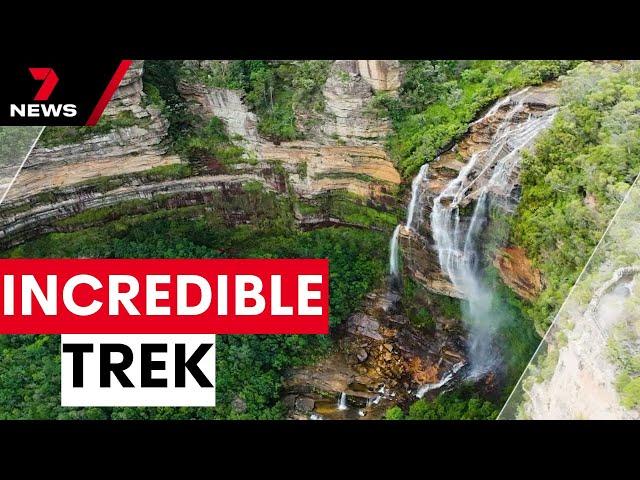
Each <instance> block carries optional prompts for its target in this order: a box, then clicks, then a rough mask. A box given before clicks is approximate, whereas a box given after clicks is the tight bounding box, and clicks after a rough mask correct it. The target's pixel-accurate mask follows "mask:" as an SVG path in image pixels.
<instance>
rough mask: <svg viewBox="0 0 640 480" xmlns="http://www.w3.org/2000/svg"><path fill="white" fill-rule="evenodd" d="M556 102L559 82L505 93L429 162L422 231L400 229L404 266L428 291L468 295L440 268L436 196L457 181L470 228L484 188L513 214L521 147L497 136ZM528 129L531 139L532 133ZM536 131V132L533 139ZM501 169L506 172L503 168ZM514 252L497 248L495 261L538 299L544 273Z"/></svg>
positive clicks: (462, 215)
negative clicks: (434, 212)
mask: <svg viewBox="0 0 640 480" xmlns="http://www.w3.org/2000/svg"><path fill="white" fill-rule="evenodd" d="M557 103H558V102H557V94H556V86H555V85H545V86H541V87H533V88H529V89H526V90H525V91H522V92H520V93H518V94H514V95H512V96H509V97H506V98H505V99H503V100H500V101H499V102H497V103H496V104H495V105H494V106H493V107H492V108H491V109H490V110H489V111H488V112H487V113H486V114H485V115H484V116H483V117H481V118H480V119H479V120H477V121H475V122H474V123H472V124H471V125H470V127H469V130H468V132H467V133H466V134H465V135H464V137H463V138H462V139H461V140H460V141H459V142H458V143H457V144H456V145H454V146H453V147H452V148H451V149H449V150H448V151H446V152H444V153H442V154H441V155H440V156H439V157H438V158H437V159H436V160H435V161H433V162H431V163H430V165H429V170H428V177H427V180H426V181H425V182H423V183H422V184H421V186H420V189H421V192H420V198H421V202H420V203H421V205H422V221H421V222H420V224H419V227H418V229H417V231H411V230H409V229H408V228H403V229H401V231H400V243H401V246H402V251H403V258H404V265H405V268H406V269H407V271H408V273H409V274H410V275H411V276H412V277H413V278H414V279H415V280H417V281H418V282H419V283H421V284H422V285H424V286H425V287H426V288H427V289H428V290H430V291H432V292H434V293H439V294H443V295H447V296H450V297H457V298H461V297H462V296H463V295H462V293H461V292H459V291H458V290H457V289H456V288H455V287H454V285H453V284H452V283H451V281H450V280H449V279H448V278H447V277H446V275H444V274H443V272H442V271H441V269H440V264H439V260H438V253H437V249H436V246H435V240H434V232H433V231H432V224H431V215H432V209H433V205H434V201H435V200H436V198H437V197H438V196H439V195H440V194H441V193H442V192H443V191H444V190H445V189H446V188H447V187H448V186H449V185H451V184H452V183H453V182H458V187H459V193H458V194H457V196H456V201H458V205H459V222H460V225H461V226H462V227H464V228H465V229H466V228H467V227H468V225H469V224H470V222H471V217H472V214H473V212H474V207H475V204H476V203H477V201H478V198H479V196H480V195H481V194H482V193H484V194H485V195H487V196H489V197H490V199H491V205H492V206H493V207H495V208H497V209H498V210H500V211H501V212H503V214H506V215H508V214H510V213H512V212H513V210H514V208H515V207H516V205H517V201H518V198H519V195H520V185H519V180H518V178H519V172H520V168H519V161H518V158H519V148H516V147H515V144H514V142H511V141H510V140H507V141H501V142H496V138H501V135H502V133H503V132H507V131H508V128H512V127H513V126H517V125H519V124H521V123H522V122H525V121H527V120H529V119H530V118H532V116H535V115H540V114H543V113H544V112H548V111H549V110H550V109H552V108H553V107H555V106H556V105H557ZM524 133H525V138H527V137H526V135H529V132H527V131H525V132H524ZM535 133H536V132H535V131H533V130H532V131H531V133H530V135H531V138H534V136H535ZM503 140H504V138H503ZM496 159H497V161H496ZM503 159H507V161H506V162H505V161H503ZM507 162H508V163H507ZM504 164H508V168H504ZM502 168H503V169H504V171H500V172H499V170H500V169H502ZM461 172H463V173H462V175H461ZM496 172H498V175H496ZM496 179H497V180H498V181H496ZM458 187H457V188H458ZM443 201H445V202H448V201H449V200H448V199H445V200H443ZM488 222H489V224H488V226H487V227H486V230H490V229H491V219H490V218H489V220H488ZM463 231H464V230H463ZM511 253H512V255H511V256H508V255H506V254H505V251H501V252H500V251H499V252H496V255H497V257H498V258H497V259H495V261H494V263H495V266H496V267H497V268H498V270H499V272H500V275H501V277H502V279H503V280H504V282H505V283H506V284H507V285H508V286H510V287H511V288H513V289H514V291H515V292H516V293H517V294H519V295H520V296H522V297H523V298H529V299H530V298H533V297H534V296H535V295H537V293H539V291H540V289H541V286H542V285H541V282H542V280H541V278H540V274H539V272H537V271H536V270H535V269H533V267H532V266H531V263H530V262H529V261H528V260H527V259H526V257H525V256H524V254H523V252H521V251H513V252H511ZM459 255H461V253H459Z"/></svg>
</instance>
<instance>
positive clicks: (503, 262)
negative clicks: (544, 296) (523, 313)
mask: <svg viewBox="0 0 640 480" xmlns="http://www.w3.org/2000/svg"><path fill="white" fill-rule="evenodd" d="M493 264H494V266H495V267H496V268H497V269H498V272H499V274H500V278H501V279H502V281H503V282H504V284H505V285H506V286H507V287H509V288H510V289H511V290H513V291H514V292H515V293H516V295H518V296H519V297H521V298H524V299H525V300H529V301H532V300H534V299H535V298H536V297H537V296H538V295H539V294H540V292H541V291H542V288H543V283H542V274H541V273H540V270H538V269H537V268H535V267H534V266H533V265H532V264H531V261H530V260H529V259H528V258H527V256H526V252H525V251H524V249H522V248H519V247H505V248H502V249H500V250H498V251H497V252H496V256H495V259H494V263H493Z"/></svg>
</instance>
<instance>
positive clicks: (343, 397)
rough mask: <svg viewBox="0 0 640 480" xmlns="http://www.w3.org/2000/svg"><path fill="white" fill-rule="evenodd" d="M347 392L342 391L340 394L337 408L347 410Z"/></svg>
mask: <svg viewBox="0 0 640 480" xmlns="http://www.w3.org/2000/svg"><path fill="white" fill-rule="evenodd" d="M348 408H349V407H348V406H347V394H346V393H344V392H342V393H341V394H340V401H339V402H338V410H347V409H348Z"/></svg>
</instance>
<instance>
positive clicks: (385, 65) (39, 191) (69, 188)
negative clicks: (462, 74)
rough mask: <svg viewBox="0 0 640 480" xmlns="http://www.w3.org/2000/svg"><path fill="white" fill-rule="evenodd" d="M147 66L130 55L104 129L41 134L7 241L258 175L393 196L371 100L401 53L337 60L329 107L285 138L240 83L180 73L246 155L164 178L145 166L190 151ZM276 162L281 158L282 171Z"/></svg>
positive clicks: (275, 186)
mask: <svg viewBox="0 0 640 480" xmlns="http://www.w3.org/2000/svg"><path fill="white" fill-rule="evenodd" d="M191 63H194V62H191ZM206 64H207V62H195V65H201V66H202V65H206ZM143 68H144V64H143V62H141V61H136V62H134V63H133V65H132V67H131V68H130V69H129V71H128V72H127V74H126V75H125V77H124V79H123V81H122V83H121V85H120V87H119V88H118V90H117V91H116V93H115V94H114V97H113V99H112V100H111V102H110V103H109V105H108V107H107V109H106V110H105V113H104V116H103V119H102V120H101V124H102V127H100V128H97V129H96V130H95V132H98V133H93V131H91V130H88V131H83V130H82V129H79V130H71V131H70V134H69V132H67V131H63V132H61V133H60V131H58V132H56V133H60V136H61V138H58V137H56V136H55V135H54V136H53V139H52V140H50V141H48V142H46V143H45V145H46V146H44V145H43V142H40V145H38V146H37V147H36V148H35V149H34V151H33V153H32V155H31V156H30V158H29V160H28V162H27V164H26V165H25V167H24V169H23V170H22V172H21V174H20V176H19V177H18V180H17V181H16V182H15V184H14V186H13V188H12V189H11V191H10V192H9V194H8V196H7V198H6V200H5V203H4V205H3V212H2V213H1V214H0V238H4V239H5V240H4V242H3V244H4V245H5V246H8V245H14V244H16V243H19V242H21V241H23V240H25V239H27V238H29V237H30V236H32V235H36V234H39V233H44V232H47V231H52V227H51V226H50V224H51V223H52V222H55V221H57V220H60V219H62V218H64V217H66V216H69V215H73V214H75V213H78V212H81V211H83V210H85V209H87V208H94V207H100V206H105V205H113V204H115V203H118V202H120V201H123V200H129V199H135V198H138V199H145V198H151V197H153V196H154V195H157V194H167V193H171V194H174V195H189V194H191V193H193V192H196V193H197V192H202V191H209V190H216V189H218V188H220V185H224V184H225V183H230V184H242V183H246V182H249V181H251V182H256V181H257V182H260V183H261V184H262V185H263V186H264V187H265V188H267V189H268V190H275V191H280V192H284V191H285V189H287V188H288V189H289V191H290V192H292V193H294V194H295V195H296V196H298V197H299V198H304V199H313V198H314V197H316V196H318V195H322V194H326V193H330V192H334V191H346V192H349V193H352V194H355V195H356V196H357V197H359V198H361V199H362V201H363V202H365V201H367V200H369V201H374V202H375V204H376V205H383V204H384V205H395V204H396V200H395V197H394V194H395V192H396V190H397V187H398V185H399V184H400V181H401V179H400V175H399V174H398V172H397V170H396V169H395V167H394V165H393V163H392V162H391V160H390V159H389V157H388V155H387V153H386V151H385V149H384V147H383V140H384V136H385V135H386V133H387V132H388V130H389V128H390V126H389V124H388V122H387V121H386V120H380V119H378V118H376V117H375V115H373V114H372V113H371V112H370V109H369V107H370V103H371V101H372V99H373V95H374V92H375V91H376V90H385V91H391V92H393V91H394V89H396V88H397V87H398V86H399V81H400V78H401V70H400V66H399V63H398V62H397V61H356V60H353V61H336V62H334V64H333V65H332V67H331V73H330V75H329V78H328V80H327V82H326V84H325V85H324V87H323V88H322V95H323V98H324V101H325V110H324V112H322V113H320V114H319V121H316V122H312V126H311V127H308V128H307V127H305V128H306V130H304V134H305V138H306V139H305V140H304V141H295V142H283V143H280V144H275V143H273V142H270V141H268V140H267V139H265V138H263V137H261V136H260V134H259V133H258V128H257V124H258V117H257V116H256V114H255V113H253V112H252V111H250V109H249V108H248V106H247V105H246V103H245V102H244V99H243V95H242V92H240V91H237V90H229V89H220V88H213V87H209V86H206V85H204V84H200V83H197V82H196V83H194V82H187V81H181V82H180V83H179V85H178V89H179V92H180V93H181V95H182V96H183V98H184V99H185V101H186V102H187V104H188V108H189V109H190V111H191V112H192V113H193V114H195V115H197V116H199V117H201V118H203V119H205V120H206V119H211V118H212V117H214V116H215V117H218V118H220V119H221V120H222V122H223V123H224V126H225V128H226V130H227V133H228V134H229V136H230V138H231V139H232V141H233V142H234V143H236V144H237V145H239V146H241V147H243V149H244V150H245V152H246V153H245V156H246V157H247V162H246V163H243V164H238V165H235V166H233V167H232V168H230V169H228V170H229V171H228V172H225V174H224V175H217V174H215V172H209V173H207V172H206V171H205V172H194V175H195V176H194V177H193V178H187V179H170V178H169V179H162V178H161V179H159V180H158V179H156V178H151V176H149V175H146V173H145V172H148V171H149V170H150V169H151V168H153V167H160V166H168V165H172V164H178V163H180V162H183V163H184V162H185V160H184V159H180V158H179V157H178V156H177V155H174V154H171V153H169V152H168V143H169V139H168V126H169V124H168V121H167V119H166V118H164V117H163V115H162V114H161V112H160V110H159V109H158V108H156V107H155V106H153V105H150V104H148V100H147V98H146V95H145V94H144V92H143V82H142V73H143ZM299 113H300V115H305V112H299ZM274 165H278V166H279V167H278V169H277V171H276V170H274ZM234 172H235V173H234ZM112 177H118V178H121V179H123V180H122V181H118V182H116V183H117V188H108V189H105V188H104V185H105V184H112V183H113V182H110V181H108V179H110V178H112ZM103 180H104V182H103ZM105 190H108V191H105ZM385 208H386V207H385ZM298 217H299V220H300V221H301V222H302V223H305V222H307V220H309V221H311V220H313V221H319V222H327V221H329V222H332V221H339V219H333V218H315V217H314V218H313V219H310V218H305V216H304V215H301V214H300V213H299V212H298Z"/></svg>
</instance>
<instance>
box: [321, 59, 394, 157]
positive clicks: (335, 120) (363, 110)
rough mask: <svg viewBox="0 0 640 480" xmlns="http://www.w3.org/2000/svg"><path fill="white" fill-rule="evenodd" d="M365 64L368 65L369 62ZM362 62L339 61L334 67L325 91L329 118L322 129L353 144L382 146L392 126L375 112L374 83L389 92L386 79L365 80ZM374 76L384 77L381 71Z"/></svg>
mask: <svg viewBox="0 0 640 480" xmlns="http://www.w3.org/2000/svg"><path fill="white" fill-rule="evenodd" d="M362 62H364V63H365V65H369V62H368V61H362ZM360 63H361V61H357V60H338V61H336V62H335V63H334V64H333V66H332V67H331V74H330V75H329V78H328V80H327V83H326V84H325V85H324V87H323V89H322V94H323V95H324V98H325V103H326V111H327V116H326V119H325V121H324V123H323V125H322V126H321V127H320V130H321V131H322V133H323V134H324V135H326V136H327V137H330V138H331V137H336V136H337V137H339V138H341V139H343V141H347V142H349V143H350V144H353V145H365V144H372V143H373V144H377V145H380V144H382V142H383V140H384V138H385V136H386V135H387V133H389V131H390V129H391V124H390V122H389V121H388V120H385V119H380V118H378V117H377V116H376V114H375V113H374V112H372V109H371V101H372V99H373V93H374V88H375V87H373V86H372V84H376V85H378V86H380V85H382V86H383V87H384V88H385V89H386V88H387V83H386V76H384V77H382V76H381V77H380V78H377V79H374V78H373V77H363V76H362V74H361V71H360V68H359V66H360ZM374 73H379V74H380V75H382V74H381V73H380V71H379V70H374ZM367 78H368V79H369V81H367ZM370 82H371V83H370ZM398 86H399V82H398ZM395 88H397V87H395ZM393 90H395V89H393Z"/></svg>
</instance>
